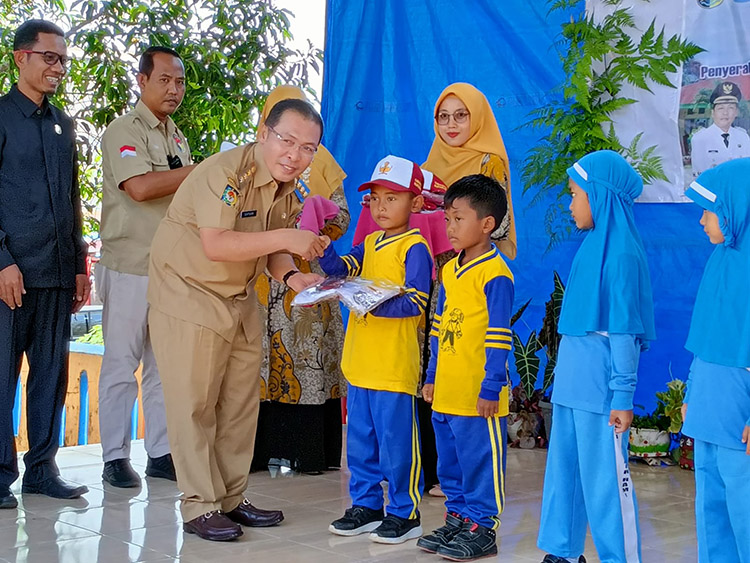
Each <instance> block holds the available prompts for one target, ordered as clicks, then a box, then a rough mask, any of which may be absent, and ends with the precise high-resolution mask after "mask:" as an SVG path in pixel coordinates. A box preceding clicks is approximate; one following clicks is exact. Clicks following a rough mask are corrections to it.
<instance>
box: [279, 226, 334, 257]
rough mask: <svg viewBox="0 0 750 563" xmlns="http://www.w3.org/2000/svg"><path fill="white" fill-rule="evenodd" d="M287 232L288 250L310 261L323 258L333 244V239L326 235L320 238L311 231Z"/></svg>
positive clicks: (295, 230)
mask: <svg viewBox="0 0 750 563" xmlns="http://www.w3.org/2000/svg"><path fill="white" fill-rule="evenodd" d="M286 231H288V232H285V233H284V235H285V237H286V250H287V251H289V252H291V253H292V254H296V255H297V256H301V257H302V258H303V259H305V260H308V261H310V260H313V259H315V258H320V257H321V256H323V252H324V251H325V249H326V248H328V245H329V244H331V239H330V238H328V237H327V236H325V235H322V236H319V235H317V234H315V233H311V232H310V231H304V230H297V229H286Z"/></svg>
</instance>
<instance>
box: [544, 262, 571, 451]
mask: <svg viewBox="0 0 750 563" xmlns="http://www.w3.org/2000/svg"><path fill="white" fill-rule="evenodd" d="M553 277H554V287H553V289H552V293H550V296H549V300H548V301H547V302H546V303H545V304H544V319H543V320H542V330H540V331H539V344H541V345H542V347H544V350H545V355H546V356H547V363H546V364H545V366H544V380H543V382H542V399H541V400H540V401H539V407H540V408H541V410H542V415H543V417H544V429H545V431H546V433H547V439H548V440H549V436H550V434H551V433H552V403H551V402H550V399H551V396H552V392H551V388H552V383H553V382H554V378H555V366H556V365H557V350H558V348H559V346H560V333H558V332H557V325H558V322H559V321H560V311H561V310H562V302H563V297H564V296H565V285H564V284H563V282H562V279H560V275H559V274H558V273H557V272H553Z"/></svg>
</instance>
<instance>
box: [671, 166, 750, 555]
mask: <svg viewBox="0 0 750 563" xmlns="http://www.w3.org/2000/svg"><path fill="white" fill-rule="evenodd" d="M749 179H750V158H741V159H737V160H733V161H731V162H726V163H724V164H720V165H719V166H717V167H716V168H712V169H710V170H706V171H705V172H704V173H703V174H701V175H700V176H698V178H697V179H696V180H695V181H694V182H693V183H692V184H691V185H690V187H689V188H688V189H687V191H686V192H685V195H686V196H687V197H689V198H690V199H691V200H693V201H694V202H695V203H697V204H698V205H700V206H701V207H702V208H703V209H704V211H703V217H702V218H701V225H703V229H704V230H705V232H706V234H707V235H708V238H709V239H710V241H711V243H713V244H715V245H716V248H715V249H714V251H713V253H712V254H711V257H710V258H709V259H708V262H707V263H706V268H705V271H704V273H703V278H702V280H701V284H700V287H699V288H698V295H697V297H696V299H695V308H694V310H693V319H692V322H691V323H690V332H689V334H688V340H687V344H686V345H685V347H686V348H687V349H688V350H690V351H691V352H692V353H693V354H695V358H694V359H693V363H692V365H691V366H690V378H689V379H688V391H687V395H686V397H685V405H684V409H686V411H687V412H686V413H685V425H684V426H683V428H682V431H683V432H684V433H685V435H687V436H690V437H692V438H693V439H694V446H695V523H696V527H697V531H698V533H697V536H698V561H699V563H730V562H732V563H748V562H750V294H748V290H747V280H748V278H750V180H749Z"/></svg>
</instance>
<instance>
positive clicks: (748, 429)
mask: <svg viewBox="0 0 750 563" xmlns="http://www.w3.org/2000/svg"><path fill="white" fill-rule="evenodd" d="M742 443H743V444H747V448H745V453H746V454H747V455H750V426H745V429H744V430H743V431H742Z"/></svg>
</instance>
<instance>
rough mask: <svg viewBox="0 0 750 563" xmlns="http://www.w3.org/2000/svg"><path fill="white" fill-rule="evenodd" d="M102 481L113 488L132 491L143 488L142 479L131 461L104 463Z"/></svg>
mask: <svg viewBox="0 0 750 563" xmlns="http://www.w3.org/2000/svg"><path fill="white" fill-rule="evenodd" d="M102 479H104V480H105V481H106V482H107V483H109V484H110V485H112V486H113V487H120V488H121V489H132V488H133V487H140V486H141V478H140V476H139V475H138V473H136V472H135V470H134V469H133V466H132V465H130V460H129V459H124V458H123V459H113V460H112V461H106V462H104V471H102Z"/></svg>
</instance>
